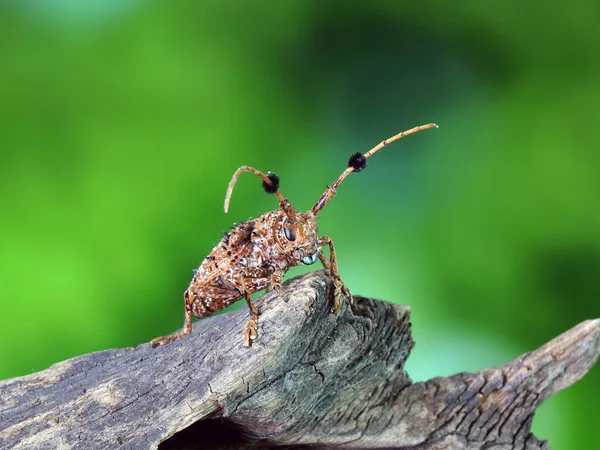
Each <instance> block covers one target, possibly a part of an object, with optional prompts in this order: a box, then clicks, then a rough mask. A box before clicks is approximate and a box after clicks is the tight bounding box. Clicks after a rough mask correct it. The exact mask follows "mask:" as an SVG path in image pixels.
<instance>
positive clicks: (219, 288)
mask: <svg viewBox="0 0 600 450" xmlns="http://www.w3.org/2000/svg"><path fill="white" fill-rule="evenodd" d="M430 128H438V126H437V125H436V124H434V123H430V124H427V125H421V126H417V127H414V128H411V129H410V130H406V131H403V132H402V133H398V134H396V135H395V136H392V137H390V138H389V139H386V140H384V141H382V142H380V143H379V144H378V145H376V146H375V147H373V148H372V149H371V150H369V151H368V152H367V153H365V154H362V153H360V152H357V153H354V154H353V155H352V156H351V157H350V158H349V160H348V167H347V168H346V169H345V170H344V171H343V172H342V174H341V175H340V176H339V177H338V178H337V179H336V180H335V181H334V182H333V184H331V185H330V186H327V188H326V189H325V191H324V192H323V194H322V195H321V197H320V198H319V200H318V201H317V203H315V205H314V206H313V207H312V208H311V209H309V210H308V211H306V212H305V213H301V212H299V211H296V210H295V209H294V208H293V206H292V204H291V203H290V201H289V200H288V199H287V198H284V197H283V196H282V195H281V192H280V191H279V177H278V176H277V175H276V174H274V173H271V172H268V173H267V174H266V175H265V174H264V173H262V172H261V171H259V170H257V169H255V168H253V167H249V166H242V167H240V168H239V169H238V170H237V171H236V172H235V173H234V174H233V177H232V179H231V181H230V183H229V186H228V188H227V194H226V196H225V205H224V209H225V212H227V211H228V209H229V201H230V199H231V194H232V192H233V188H234V186H235V183H236V181H237V179H238V178H239V176H240V175H241V174H242V173H243V172H250V173H253V174H254V175H256V176H258V177H259V178H261V179H262V185H263V188H264V190H265V191H266V192H267V193H270V194H274V195H275V196H276V197H277V199H278V201H279V209H277V210H275V211H271V212H268V213H265V214H263V215H262V216H260V217H258V218H257V219H254V220H249V221H246V222H243V223H241V224H239V225H237V226H236V227H235V228H233V229H232V230H231V231H230V232H228V233H226V234H225V237H223V239H222V240H221V242H219V244H217V245H216V246H215V248H213V249H212V251H211V252H210V254H209V255H208V256H207V257H206V258H205V259H204V261H203V262H202V264H201V265H200V267H199V268H198V270H196V272H195V274H194V277H193V279H192V281H191V283H190V285H189V287H188V288H187V290H186V291H185V293H184V295H183V298H184V304H185V321H184V326H183V329H182V330H181V331H179V332H177V333H175V334H173V335H170V336H164V337H158V338H156V339H153V340H152V341H151V344H152V346H153V347H156V346H158V345H161V344H166V343H168V342H172V341H174V340H176V339H179V338H182V337H183V336H185V335H187V334H190V333H191V331H192V316H194V317H196V318H202V317H207V316H209V315H211V314H213V313H215V312H217V311H220V310H222V309H223V308H225V307H226V306H228V305H230V304H232V303H234V302H236V301H238V300H240V299H242V298H244V299H245V300H246V302H247V303H248V307H249V308H250V318H249V320H248V322H247V323H246V326H245V328H244V331H243V340H244V346H246V347H248V346H250V345H251V344H252V342H253V341H254V340H255V339H256V338H257V336H258V316H259V313H258V309H257V308H256V306H255V305H254V303H253V302H252V299H251V298H250V294H252V293H254V292H258V291H261V290H263V289H267V290H268V289H269V288H270V287H272V288H273V289H274V290H275V291H276V292H278V293H279V292H280V289H281V283H282V279H283V276H284V275H285V273H286V272H287V271H288V270H289V269H291V268H292V267H295V266H298V265H301V264H305V265H311V264H314V263H315V262H316V261H317V259H319V260H320V261H321V263H322V264H323V266H324V267H325V269H327V270H328V271H329V273H330V276H331V279H332V281H333V284H334V287H335V290H334V305H333V308H332V312H333V313H337V311H338V310H339V309H340V306H341V301H342V296H344V295H345V296H347V297H349V298H350V299H351V298H352V297H351V294H350V291H349V290H348V288H347V287H346V286H345V285H344V283H343V282H342V279H341V276H340V273H339V271H338V264H337V259H336V254H335V247H334V245H333V242H332V241H331V239H330V238H329V237H328V236H321V237H319V234H318V226H317V217H318V215H319V213H320V212H321V210H322V209H323V208H324V207H325V206H326V205H327V203H329V201H330V200H331V199H332V198H333V197H334V196H335V194H336V191H337V188H338V187H339V186H340V184H341V183H342V182H343V181H344V179H346V177H347V176H348V175H350V174H351V173H352V172H360V171H361V170H363V169H364V168H365V167H366V166H367V159H368V158H369V157H371V156H372V155H373V154H375V153H376V152H378V151H379V150H381V149H382V148H383V147H385V146H386V145H388V144H390V143H392V142H394V141H396V140H398V139H401V138H403V137H404V136H408V135H410V134H413V133H416V132H419V131H422V130H426V129H430ZM325 247H329V258H327V256H326V255H325V253H324V252H323V248H325Z"/></svg>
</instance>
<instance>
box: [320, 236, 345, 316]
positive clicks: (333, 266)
mask: <svg viewBox="0 0 600 450" xmlns="http://www.w3.org/2000/svg"><path fill="white" fill-rule="evenodd" d="M326 245H328V246H329V260H327V257H326V256H325V254H324V253H323V251H322V250H321V248H323V247H325V246H326ZM319 259H320V260H321V263H322V264H323V267H325V269H327V270H329V273H330V274H331V279H332V280H333V284H334V285H335V291H334V294H333V301H334V304H333V311H332V312H333V313H334V314H336V313H337V312H338V311H339V310H340V307H341V306H342V293H343V294H344V295H346V296H348V297H350V301H352V294H351V293H350V290H348V288H347V287H346V285H344V283H343V282H342V277H341V276H340V273H339V272H338V266H337V259H336V257H335V248H334V246H333V242H331V239H329V236H323V237H320V238H319Z"/></svg>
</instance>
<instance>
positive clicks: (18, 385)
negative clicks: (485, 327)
mask: <svg viewBox="0 0 600 450" xmlns="http://www.w3.org/2000/svg"><path fill="white" fill-rule="evenodd" d="M282 292H283V294H284V296H285V297H286V298H287V301H283V300H281V299H280V298H277V296H276V294H275V293H269V294H266V295H264V296H263V297H261V299H259V300H258V301H257V305H258V307H259V310H260V312H261V316H260V320H259V338H258V340H257V341H256V342H255V343H254V344H253V346H252V347H251V348H244V347H243V346H242V336H241V332H242V330H243V328H244V325H245V322H246V319H247V316H248V312H247V309H246V308H242V309H240V310H236V311H234V312H231V313H228V314H225V315H221V316H216V317H213V318H209V319H203V320H202V321H199V322H197V323H196V324H195V326H194V331H193V332H192V334H191V335H190V336H187V337H186V338H184V339H182V340H178V341H176V342H174V343H171V344H168V345H165V346H162V347H158V348H156V349H152V348H151V347H150V345H149V344H142V345H140V346H138V347H137V348H135V349H134V348H126V349H114V350H107V351H102V352H98V353H92V354H89V355H82V356H79V357H76V358H73V359H70V360H67V361H64V362H61V363H58V364H55V365H54V366H52V367H50V368H49V369H47V370H45V371H42V372H38V373H35V374H32V375H28V376H24V377H20V378H13V379H10V380H5V381H1V382H0V448H3V449H4V448H11V449H49V448H65V449H68V448H76V449H79V448H81V449H104V448H132V449H154V448H157V447H159V446H160V447H159V448H161V449H163V450H164V449H174V448H179V449H183V448H186V449H196V448H197V449H200V448H202V449H211V448H215V449H216V448H220V449H225V448H226V449H234V448H239V449H241V448H245V449H248V448H263V449H266V448H284V447H287V448H301V447H303V446H305V445H311V448H329V447H330V446H332V445H340V446H341V447H343V448H403V449H431V450H433V449H446V448H447V449H480V448H485V449H496V450H504V449H548V448H550V447H549V444H548V443H547V442H545V441H540V440H537V439H536V438H535V437H534V436H533V435H532V434H531V432H530V426H531V422H532V420H533V414H534V413H535V410H536V408H537V407H538V406H539V405H540V404H541V403H542V402H543V401H544V400H545V399H547V398H548V397H550V396H551V395H553V394H554V393H555V392H558V391H560V390H561V389H564V388H566V387H568V386H570V385H571V384H573V383H574V382H576V381H577V380H578V379H580V378H581V377H582V376H583V375H585V373H586V372H587V371H588V370H589V369H590V368H591V367H592V366H593V365H594V363H595V361H596V359H597V358H598V354H599V352H600V344H599V342H600V340H599V334H600V333H599V332H600V321H598V320H594V321H586V322H583V323H581V324H579V325H578V326H576V327H575V328H573V329H571V330H570V331H567V332H566V333H564V334H563V335H561V336H559V337H557V338H556V339H554V340H552V341H551V342H549V343H548V344H546V345H544V346H542V347H541V348H540V349H538V350H536V351H533V352H531V353H527V354H525V355H523V356H521V357H519V358H517V359H516V360H515V361H513V362H511V363H508V364H506V365H504V366H501V367H496V368H491V369H487V370H482V371H480V372H477V373H459V374H456V375H453V376H450V377H446V378H442V377H438V378H434V379H431V380H429V381H427V382H423V383H411V381H410V378H409V377H408V375H407V374H406V372H404V370H403V366H404V362H405V361H406V359H407V358H408V355H409V354H410V351H411V350H412V348H413V345H414V343H413V341H412V338H411V335H410V331H411V330H410V329H411V324H410V316H409V309H408V308H407V307H405V306H400V305H394V304H390V303H386V302H383V301H379V300H372V299H368V298H363V297H355V302H354V305H350V304H348V303H347V302H344V304H343V306H342V309H341V310H340V312H339V313H338V314H337V315H332V314H330V312H329V309H330V307H331V302H332V285H331V283H330V281H329V278H328V277H327V276H326V275H325V274H324V272H323V271H320V272H314V273H311V274H308V275H305V276H303V277H299V278H296V279H294V280H290V281H289V282H287V283H285V284H284V287H283V290H282ZM590 401H592V400H590Z"/></svg>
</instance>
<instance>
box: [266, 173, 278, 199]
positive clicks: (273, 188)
mask: <svg viewBox="0 0 600 450" xmlns="http://www.w3.org/2000/svg"><path fill="white" fill-rule="evenodd" d="M267 178H268V179H269V181H271V182H270V183H267V182H266V181H263V183H262V187H263V189H264V190H265V192H266V193H267V194H274V193H275V192H277V189H279V176H278V175H277V174H276V173H273V172H267Z"/></svg>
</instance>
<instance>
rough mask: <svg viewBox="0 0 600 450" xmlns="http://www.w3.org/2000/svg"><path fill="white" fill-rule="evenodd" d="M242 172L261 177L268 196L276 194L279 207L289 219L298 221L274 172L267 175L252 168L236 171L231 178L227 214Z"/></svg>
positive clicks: (226, 195)
mask: <svg viewBox="0 0 600 450" xmlns="http://www.w3.org/2000/svg"><path fill="white" fill-rule="evenodd" d="M242 172H251V173H253V174H254V175H256V176H258V177H260V178H261V179H262V180H263V182H262V186H263V189H264V190H265V192H267V193H268V194H275V195H276V196H277V200H279V206H281V208H282V209H283V210H284V211H285V213H286V214H287V216H288V217H289V219H290V220H291V221H292V222H294V221H295V220H296V214H295V213H296V211H294V208H292V204H291V203H290V201H289V200H288V199H287V198H284V197H283V195H281V192H279V176H278V175H277V174H275V173H272V172H267V174H266V175H265V174H264V173H262V172H261V171H260V170H257V169H255V168H254V167H250V166H242V167H240V168H239V169H238V170H236V171H235V173H234V174H233V177H231V181H230V182H229V186H228V187H227V194H225V205H224V208H225V212H227V211H228V210H229V202H230V200H231V194H232V193H233V188H234V186H235V183H236V182H237V179H238V178H239V177H240V175H241V174H242Z"/></svg>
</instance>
